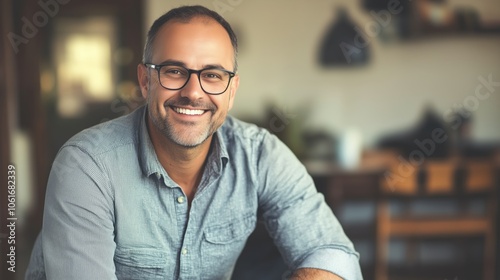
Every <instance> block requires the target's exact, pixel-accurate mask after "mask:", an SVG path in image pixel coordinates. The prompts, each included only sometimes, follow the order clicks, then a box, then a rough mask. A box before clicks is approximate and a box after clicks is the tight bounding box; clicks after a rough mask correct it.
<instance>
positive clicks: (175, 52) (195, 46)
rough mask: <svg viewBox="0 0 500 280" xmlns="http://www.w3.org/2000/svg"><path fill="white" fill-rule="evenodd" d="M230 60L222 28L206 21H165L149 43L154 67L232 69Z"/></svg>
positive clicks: (226, 39) (231, 53)
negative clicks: (174, 64) (169, 62)
mask: <svg viewBox="0 0 500 280" xmlns="http://www.w3.org/2000/svg"><path fill="white" fill-rule="evenodd" d="M233 56H234V50H233V46H232V44H231V40H230V38H229V35H228V33H227V32H226V30H225V29H224V27H222V26H221V25H220V24H219V23H218V22H216V21H215V20H213V19H211V18H206V17H203V18H200V17H197V18H193V19H191V20H189V21H187V22H181V21H178V20H172V21H169V22H167V23H165V24H164V25H163V26H162V27H161V28H160V29H159V30H158V33H157V35H156V38H155V40H154V43H153V61H154V62H155V63H160V62H163V61H165V60H178V61H181V62H183V63H185V64H186V65H188V66H189V65H192V66H190V67H196V66H198V65H200V64H222V65H223V66H225V67H232V61H233ZM228 63H229V64H228ZM227 64H228V65H227Z"/></svg>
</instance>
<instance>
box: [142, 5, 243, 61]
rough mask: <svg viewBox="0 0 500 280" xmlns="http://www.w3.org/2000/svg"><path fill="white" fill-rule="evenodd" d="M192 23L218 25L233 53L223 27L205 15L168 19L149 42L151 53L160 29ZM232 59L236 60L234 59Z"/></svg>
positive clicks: (228, 37)
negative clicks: (177, 24)
mask: <svg viewBox="0 0 500 280" xmlns="http://www.w3.org/2000/svg"><path fill="white" fill-rule="evenodd" d="M194 21H199V22H201V23H203V24H205V25H212V24H216V25H218V26H219V27H220V28H222V30H223V31H224V34H226V37H227V39H228V42H229V44H230V45H231V48H232V49H233V51H235V48H234V45H233V44H232V42H231V36H229V34H228V32H227V30H226V29H225V27H224V26H223V25H222V24H220V22H218V21H217V20H215V19H213V18H211V17H210V16H207V15H194V16H192V17H190V18H172V19H169V20H168V21H166V22H164V23H163V24H162V25H161V26H160V27H159V28H158V32H156V33H155V35H154V36H153V38H152V42H151V43H152V44H151V48H152V51H153V52H154V49H155V42H156V37H157V36H158V34H159V33H161V30H162V29H164V28H166V27H167V26H168V25H170V24H176V23H181V24H189V23H192V22H194ZM233 55H235V54H233ZM234 59H235V60H236V57H235V58H234ZM235 65H236V63H235Z"/></svg>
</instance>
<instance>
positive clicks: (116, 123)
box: [61, 107, 144, 155]
mask: <svg viewBox="0 0 500 280" xmlns="http://www.w3.org/2000/svg"><path fill="white" fill-rule="evenodd" d="M143 113H144V107H140V108H138V109H136V110H135V111H133V112H132V113H130V114H128V115H125V116H122V117H119V118H116V119H113V120H110V121H106V122H103V123H100V124H98V125H95V126H93V127H90V128H87V129H85V130H83V131H81V132H79V133H77V134H76V135H74V136H73V137H71V138H70V139H69V140H68V141H67V142H66V143H65V144H64V145H63V146H62V148H61V149H63V148H65V147H71V146H72V147H77V148H79V149H81V150H83V151H85V152H86V153H88V154H89V155H98V154H101V153H105V152H107V151H109V150H113V149H115V148H117V147H120V146H123V145H129V144H133V143H136V142H137V141H138V136H137V135H138V132H139V129H140V126H141V121H142V117H143Z"/></svg>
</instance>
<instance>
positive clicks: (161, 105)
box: [138, 18, 239, 147]
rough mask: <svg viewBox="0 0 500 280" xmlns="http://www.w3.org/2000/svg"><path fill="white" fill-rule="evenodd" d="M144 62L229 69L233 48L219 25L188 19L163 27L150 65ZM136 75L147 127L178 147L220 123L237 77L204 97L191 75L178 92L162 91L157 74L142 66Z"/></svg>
mask: <svg viewBox="0 0 500 280" xmlns="http://www.w3.org/2000/svg"><path fill="white" fill-rule="evenodd" d="M148 62H151V63H153V64H156V65H158V64H164V63H167V62H169V63H170V62H173V63H176V64H181V65H183V66H184V67H186V68H189V69H194V70H200V69H203V68H206V67H208V66H214V65H217V66H219V67H222V68H224V69H226V70H229V71H233V67H234V50H233V47H232V45H231V41H230V39H229V36H228V34H227V32H226V30H225V29H224V28H223V27H222V26H221V25H220V24H219V23H217V22H216V21H214V20H212V19H207V18H193V19H192V20H191V21H190V22H188V23H181V22H175V21H174V22H168V23H166V24H165V25H163V26H162V27H161V28H160V30H159V31H158V33H157V35H156V38H155V40H154V43H153V58H152V61H148ZM138 76H139V83H140V84H141V91H142V95H143V97H144V98H146V100H147V104H148V109H149V117H150V119H151V122H152V124H153V125H154V128H151V129H156V130H157V131H158V132H160V133H161V135H163V136H165V137H166V138H167V139H168V140H170V141H172V142H174V143H175V144H177V145H180V146H183V147H196V146H198V145H200V144H201V143H203V142H204V141H205V140H207V139H208V138H210V137H211V136H212V134H213V133H214V132H215V131H216V130H217V129H218V128H219V127H220V126H221V125H222V124H223V123H224V120H225V118H226V115H227V112H228V111H229V110H230V109H231V107H232V106H233V100H234V95H235V92H236V89H237V88H238V84H239V76H238V75H236V76H235V77H234V78H233V79H232V80H231V83H230V84H229V87H228V89H227V90H226V91H225V92H224V93H222V94H220V95H209V94H206V93H205V92H204V91H203V89H202V88H201V86H200V82H199V80H198V77H197V76H196V74H192V75H191V77H190V79H189V81H188V83H187V84H186V86H185V87H183V88H181V89H179V90H167V89H165V88H163V87H162V86H161V85H160V83H159V81H158V73H157V70H155V69H147V68H146V67H145V66H144V65H139V66H138ZM186 109H187V110H186Z"/></svg>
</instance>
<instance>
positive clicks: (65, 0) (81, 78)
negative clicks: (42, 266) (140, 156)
mask: <svg viewBox="0 0 500 280" xmlns="http://www.w3.org/2000/svg"><path fill="white" fill-rule="evenodd" d="M6 3H9V4H10V5H6V7H9V11H5V13H9V14H11V15H12V16H11V20H12V32H13V33H15V34H18V35H19V36H20V37H18V39H19V38H21V37H23V38H24V39H22V38H21V39H19V41H16V43H17V45H16V44H14V45H13V46H12V47H13V49H14V51H15V55H14V56H13V60H14V63H13V64H14V65H15V66H16V67H15V68H16V69H14V70H13V71H15V75H14V77H16V78H15V80H14V81H13V83H14V84H15V87H14V88H15V90H14V91H15V93H14V95H15V98H14V99H15V101H16V102H15V104H16V105H15V107H16V108H15V109H14V112H15V115H16V117H15V118H14V119H15V123H16V124H15V125H14V128H13V129H12V132H13V134H15V135H18V133H17V132H16V131H21V132H22V133H19V135H21V137H24V138H25V140H26V143H28V144H27V145H26V146H27V147H28V152H26V153H27V154H29V165H30V166H31V170H32V172H31V173H30V174H27V173H25V174H23V176H26V177H29V178H31V179H30V184H29V188H28V189H29V190H30V191H29V195H28V196H26V199H24V200H23V202H22V203H23V205H24V206H23V207H24V208H25V209H27V210H26V214H25V217H24V218H23V221H24V225H25V226H23V227H22V228H18V233H17V238H18V240H19V244H22V246H21V245H20V247H19V248H18V255H19V260H18V261H19V262H18V267H17V268H18V269H17V270H18V271H19V273H16V278H19V279H23V278H24V271H25V269H26V265H27V263H28V261H29V256H30V253H31V247H32V244H33V242H34V239H35V237H36V236H37V235H38V233H39V231H40V229H41V225H42V213H43V204H44V197H45V188H46V183H47V178H48V174H49V171H50V166H51V164H52V161H53V159H54V157H55V155H56V153H57V151H58V149H59V148H60V147H61V145H62V144H63V143H64V142H66V141H67V140H68V139H69V138H70V137H71V136H73V135H74V134H76V133H77V132H79V131H81V130H83V129H85V128H87V127H90V126H93V125H95V124H98V123H101V122H104V121H106V120H109V119H112V118H116V117H119V116H122V115H125V114H127V113H128V112H130V111H132V110H133V109H135V108H136V107H138V106H139V105H140V104H142V98H141V97H140V94H139V92H138V88H137V87H136V81H137V78H136V65H137V64H138V63H140V61H141V56H142V48H143V42H144V26H143V5H144V3H143V1H140V0H107V1H101V0H42V1H28V0H20V1H19V0H6ZM24 35H26V36H24ZM16 145H17V143H11V147H10V149H11V150H12V149H13V148H15V147H14V146H16ZM12 160H15V158H14V157H12ZM20 203H21V202H20Z"/></svg>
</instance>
